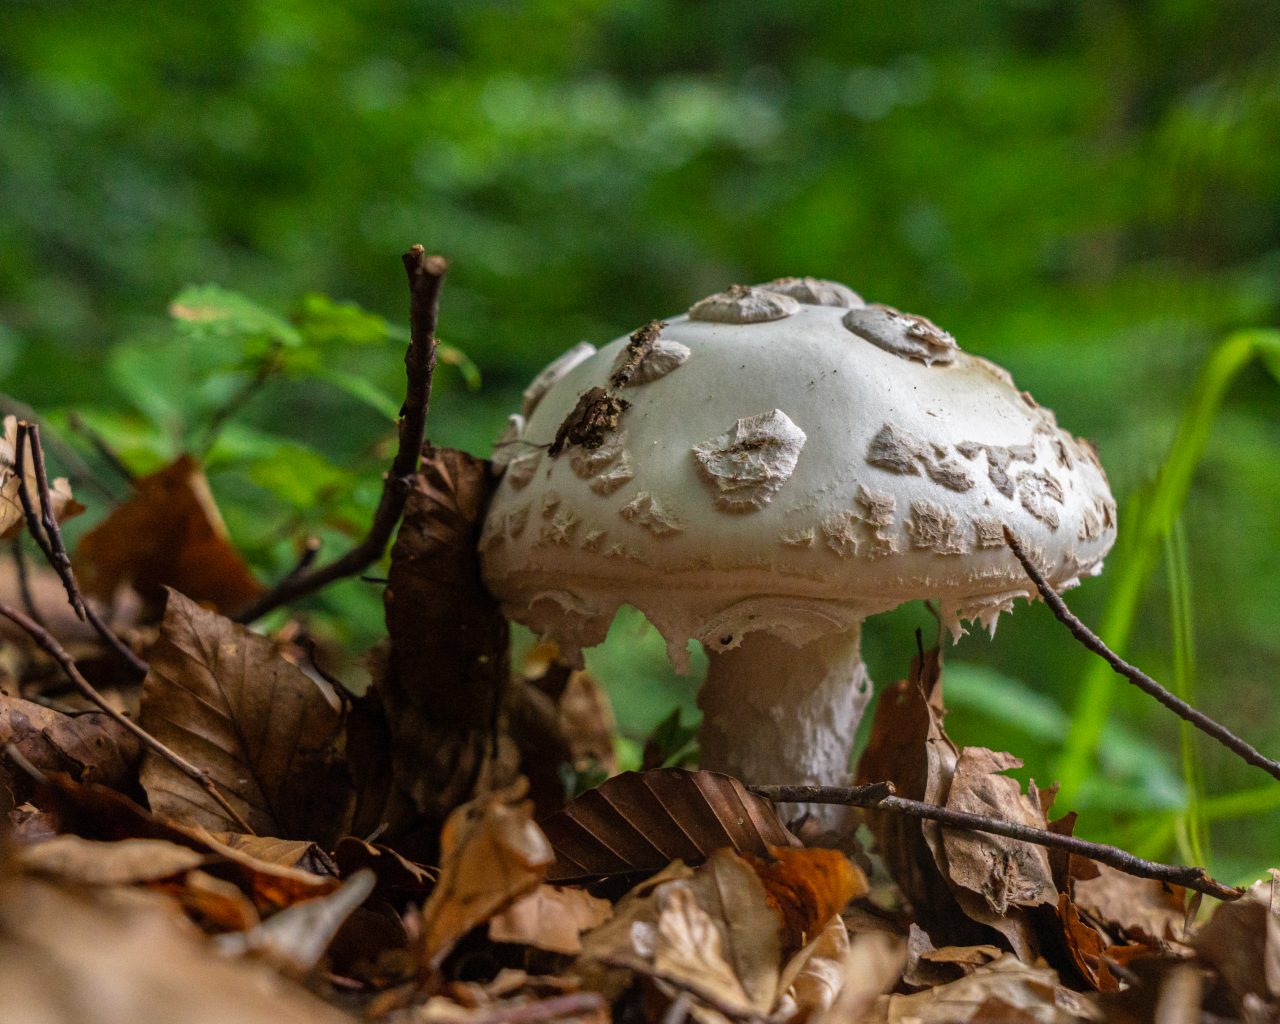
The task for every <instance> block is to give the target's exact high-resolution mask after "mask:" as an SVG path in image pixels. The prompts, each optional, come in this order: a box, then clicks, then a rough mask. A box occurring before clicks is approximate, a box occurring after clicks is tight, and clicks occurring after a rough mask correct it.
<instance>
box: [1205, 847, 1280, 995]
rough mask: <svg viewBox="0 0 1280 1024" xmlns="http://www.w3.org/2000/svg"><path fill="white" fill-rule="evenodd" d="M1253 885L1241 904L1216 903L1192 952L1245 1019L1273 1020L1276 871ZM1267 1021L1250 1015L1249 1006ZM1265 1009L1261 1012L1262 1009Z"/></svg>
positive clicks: (1278, 905) (1279, 970)
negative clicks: (1209, 969)
mask: <svg viewBox="0 0 1280 1024" xmlns="http://www.w3.org/2000/svg"><path fill="white" fill-rule="evenodd" d="M1269 875H1270V877H1269V878H1265V879H1263V880H1262V881H1259V882H1254V883H1253V885H1251V886H1249V891H1248V892H1247V893H1245V895H1244V897H1243V898H1242V899H1239V900H1236V901H1235V902H1234V903H1219V904H1218V905H1217V906H1216V907H1214V909H1213V915H1212V916H1211V917H1210V918H1209V920H1208V921H1206V922H1205V923H1204V924H1203V925H1202V926H1201V927H1200V928H1199V929H1197V930H1196V931H1195V932H1194V933H1193V934H1192V937H1191V944H1192V945H1193V946H1194V947H1195V949H1196V952H1197V953H1199V954H1200V956H1201V957H1202V958H1203V959H1204V960H1205V961H1206V962H1207V963H1208V964H1209V965H1210V966H1212V967H1213V968H1214V970H1216V971H1217V972H1218V975H1219V977H1220V979H1221V982H1220V984H1221V987H1222V988H1223V989H1225V992H1226V995H1227V996H1228V998H1229V999H1230V1001H1231V1002H1232V1003H1233V1004H1234V1005H1235V1007H1236V1009H1237V1011H1239V1012H1241V1013H1242V1014H1243V1015H1244V1016H1245V1018H1246V1019H1248V1020H1264V1019H1274V1016H1273V1014H1274V1010H1275V1008H1276V1007H1277V1004H1278V1003H1280V998H1278V997H1280V871H1276V870H1275V869H1272V870H1271V871H1270V872H1269ZM1251 1000H1252V1001H1256V1002H1258V1003H1261V1004H1262V1005H1261V1006H1257V1007H1256V1009H1257V1010H1258V1011H1259V1013H1260V1014H1270V1015H1269V1016H1262V1015H1258V1016H1252V1017H1251V1016H1250V1015H1249V1014H1248V1013H1246V1012H1245V1011H1246V1009H1247V1008H1248V1007H1247V1003H1248V1001H1251ZM1264 1007H1265V1009H1264Z"/></svg>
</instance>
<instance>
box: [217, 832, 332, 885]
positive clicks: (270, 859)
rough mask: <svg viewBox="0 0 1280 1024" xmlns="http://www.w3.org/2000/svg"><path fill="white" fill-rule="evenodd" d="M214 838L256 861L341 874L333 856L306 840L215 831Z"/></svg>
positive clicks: (319, 872) (315, 872) (329, 873)
mask: <svg viewBox="0 0 1280 1024" xmlns="http://www.w3.org/2000/svg"><path fill="white" fill-rule="evenodd" d="M210 835H211V836H212V837H213V838H214V839H215V840H217V841H218V842H219V843H221V844H222V845H223V846H226V847H230V848H231V849H233V850H238V851H239V852H241V853H244V854H247V855H248V856H250V857H252V858H253V859H254V860H255V861H259V862H263V863H267V864H276V865H279V866H280V867H283V868H297V869H298V870H299V871H306V872H308V873H309V874H313V875H336V874H338V866H337V865H336V864H335V863H334V862H333V860H332V859H331V858H330V857H329V855H328V854H327V853H325V852H324V851H323V850H322V849H320V847H319V846H317V845H316V844H315V843H311V842H308V841H307V840H305V839H276V838H274V837H273V836H246V835H244V834H243V833H241V832H211V833H210Z"/></svg>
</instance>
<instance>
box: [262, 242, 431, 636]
mask: <svg viewBox="0 0 1280 1024" xmlns="http://www.w3.org/2000/svg"><path fill="white" fill-rule="evenodd" d="M402 259H403V260H404V268H405V272H406V273H407V274H408V276H409V326H410V341H409V348H408V351H406V352H405V356H404V363H405V376H406V377H407V380H408V387H407V390H406V392H405V399H404V405H403V406H402V407H401V410H400V425H399V431H400V443H399V445H398V447H397V448H396V456H395V459H394V461H393V462H392V463H391V471H390V472H389V473H388V474H387V476H386V479H385V481H384V482H383V486H382V498H381V500H380V501H379V502H378V509H377V511H376V512H374V514H373V522H372V523H371V524H370V526H369V532H368V534H367V535H366V536H365V538H364V540H362V541H361V542H360V543H359V544H357V545H356V546H355V547H353V548H352V549H351V550H350V551H348V552H347V553H346V554H345V555H343V556H342V557H341V558H339V559H337V560H336V561H333V562H330V563H329V564H328V565H323V566H320V567H319V568H317V569H310V570H307V571H304V572H300V573H290V574H289V575H288V576H286V577H285V578H284V579H282V580H281V581H280V582H279V583H278V584H276V586H275V587H273V588H272V589H271V590H269V591H267V592H266V593H265V594H263V595H262V597H260V598H259V599H258V600H257V601H255V602H254V603H253V605H251V606H250V607H249V608H248V609H247V610H246V611H244V612H243V613H242V614H241V615H239V616H238V617H237V618H238V621H240V622H252V621H253V620H254V619H259V618H261V617H262V616H263V615H266V614H267V612H269V611H272V610H274V609H276V608H279V607H280V606H281V605H283V604H288V603H289V602H290V601H296V600H297V599H298V598H300V597H305V596H306V595H307V594H312V593H315V591H317V590H319V589H320V588H321V587H324V586H326V585H328V584H329V583H332V582H333V581H334V580H340V579H343V578H345V577H347V576H354V575H356V574H357V573H359V572H361V571H362V570H364V569H366V568H367V567H368V566H370V565H372V564H373V563H374V562H376V561H377V560H378V559H379V558H381V557H382V555H383V553H384V552H385V551H386V550H387V544H388V543H389V542H390V540H391V534H392V533H393V532H394V530H395V528H396V523H398V522H399V521H400V515H401V513H402V512H403V511H404V503H405V500H406V499H407V498H408V496H409V491H410V489H411V488H412V487H413V474H414V473H415V472H416V471H417V469H418V459H419V458H420V457H421V454H422V440H423V437H424V435H425V433H426V428H427V413H428V410H429V408H430V401H431V378H432V376H433V374H434V373H435V368H436V321H437V319H438V318H439V315H440V286H441V285H442V284H443V283H444V275H445V273H446V271H447V270H448V269H449V264H448V263H447V262H446V260H445V259H444V257H443V256H428V255H427V253H426V250H425V249H423V248H422V246H420V245H415V246H414V247H413V248H412V249H410V250H409V251H408V252H407V253H405V254H404V256H403V257H402Z"/></svg>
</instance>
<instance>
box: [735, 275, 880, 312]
mask: <svg viewBox="0 0 1280 1024" xmlns="http://www.w3.org/2000/svg"><path fill="white" fill-rule="evenodd" d="M756 287H758V288H763V289H764V290H765V291H769V292H777V293H778V294H779V295H790V296H791V297H792V298H793V299H795V300H796V301H797V302H803V303H804V304H805V305H808V306H839V307H841V308H842V309H856V308H858V307H860V306H865V305H866V303H865V302H864V301H863V300H862V296H861V295H859V294H858V293H857V292H855V291H854V290H853V289H852V288H850V287H849V286H848V285H844V284H841V283H840V282H839V281H827V280H824V279H823V278H820V277H779V278H777V279H776V280H773V281H770V282H769V283H768V284H762V285H757V286H756Z"/></svg>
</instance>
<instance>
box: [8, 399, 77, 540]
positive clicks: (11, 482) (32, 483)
mask: <svg viewBox="0 0 1280 1024" xmlns="http://www.w3.org/2000/svg"><path fill="white" fill-rule="evenodd" d="M17 454H18V417H16V416H6V417H5V418H4V435H3V436H0V540H8V539H9V538H11V537H16V536H18V534H19V533H21V532H22V529H23V526H24V525H25V522H26V517H25V516H24V514H23V511H22V502H21V501H20V500H19V498H18V485H19V480H18V474H17V472H16V470H17V463H16V461H15V460H16V457H17ZM26 456H27V457H26V461H25V464H24V468H23V476H25V477H26V479H27V493H28V494H29V495H31V500H32V502H33V503H34V504H35V505H36V507H37V508H39V505H40V497H39V493H38V491H37V490H36V467H35V461H34V460H33V459H32V458H31V450H30V449H28V450H27V453H26ZM49 502H50V505H51V507H52V511H53V517H54V518H55V519H56V520H57V521H58V522H62V521H63V520H64V519H70V518H71V517H72V516H75V515H79V514H80V513H81V512H83V511H84V506H83V505H81V504H80V503H79V502H78V501H76V500H75V498H73V497H72V496H71V485H70V484H69V483H67V478H66V477H64V476H60V477H57V478H56V479H54V480H50V481H49Z"/></svg>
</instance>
